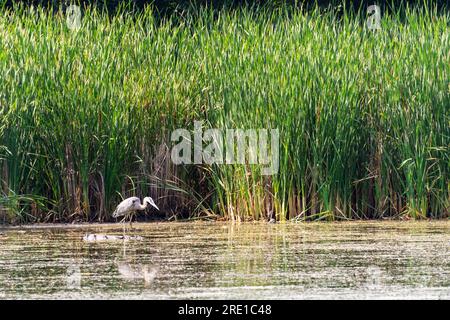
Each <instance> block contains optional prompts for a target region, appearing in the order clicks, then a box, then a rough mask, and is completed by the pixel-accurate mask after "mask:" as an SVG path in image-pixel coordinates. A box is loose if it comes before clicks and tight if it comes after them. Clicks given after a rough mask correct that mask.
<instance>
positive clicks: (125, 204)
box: [113, 198, 133, 216]
mask: <svg viewBox="0 0 450 320" xmlns="http://www.w3.org/2000/svg"><path fill="white" fill-rule="evenodd" d="M132 210H133V200H132V199H131V198H129V199H125V200H123V201H122V202H121V203H119V205H118V206H117V208H116V210H114V213H113V214H114V215H117V216H123V215H125V214H127V213H128V212H130V211H132Z"/></svg>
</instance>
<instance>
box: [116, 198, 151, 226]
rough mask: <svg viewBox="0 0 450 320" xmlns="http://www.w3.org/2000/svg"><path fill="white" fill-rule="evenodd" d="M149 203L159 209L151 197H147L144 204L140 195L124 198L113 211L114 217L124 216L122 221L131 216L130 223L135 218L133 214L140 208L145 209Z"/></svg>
mask: <svg viewBox="0 0 450 320" xmlns="http://www.w3.org/2000/svg"><path fill="white" fill-rule="evenodd" d="M148 205H151V206H153V207H155V208H156V209H158V210H159V208H158V206H157V205H156V204H155V202H154V201H153V199H152V198H151V197H145V198H144V201H143V204H141V200H139V198H138V197H131V198H128V199H125V200H123V201H122V202H121V203H119V205H118V206H117V208H116V210H115V211H114V212H113V214H112V216H113V218H117V217H122V216H123V217H124V218H123V220H122V221H124V220H125V219H126V218H128V217H130V225H131V221H132V220H133V214H134V213H135V212H136V211H138V210H145V209H146V208H147V207H148Z"/></svg>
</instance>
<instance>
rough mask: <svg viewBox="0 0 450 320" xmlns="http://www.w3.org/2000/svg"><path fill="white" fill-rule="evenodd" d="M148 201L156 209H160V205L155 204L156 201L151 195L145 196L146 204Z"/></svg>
mask: <svg viewBox="0 0 450 320" xmlns="http://www.w3.org/2000/svg"><path fill="white" fill-rule="evenodd" d="M146 203H148V204H149V205H151V206H152V207H155V208H156V209H158V210H159V208H158V206H157V205H156V204H155V202H154V201H153V199H152V198H151V197H145V198H144V204H146Z"/></svg>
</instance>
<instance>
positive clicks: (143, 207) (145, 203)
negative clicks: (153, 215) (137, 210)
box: [140, 201, 148, 210]
mask: <svg viewBox="0 0 450 320" xmlns="http://www.w3.org/2000/svg"><path fill="white" fill-rule="evenodd" d="M140 206H141V210H145V209H146V208H147V206H148V202H147V201H144V204H140Z"/></svg>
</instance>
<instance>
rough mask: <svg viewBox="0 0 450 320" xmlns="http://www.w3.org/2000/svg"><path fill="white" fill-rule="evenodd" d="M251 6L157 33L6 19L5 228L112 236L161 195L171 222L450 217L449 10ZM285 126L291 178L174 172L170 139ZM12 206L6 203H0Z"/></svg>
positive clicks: (39, 16)
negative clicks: (88, 225) (123, 202)
mask: <svg viewBox="0 0 450 320" xmlns="http://www.w3.org/2000/svg"><path fill="white" fill-rule="evenodd" d="M365 19H366V17H365V14H364V12H352V11H350V12H345V11H344V13H342V12H340V14H339V15H338V14H336V13H335V12H334V11H333V10H332V8H329V9H328V10H323V9H319V8H316V9H315V10H308V11H303V10H288V9H287V8H286V9H283V8H280V9H277V10H264V9H261V10H255V9H254V8H253V9H248V8H245V7H244V8H241V9H237V10H222V11H218V12H217V11H216V12H213V11H211V10H209V9H199V11H198V12H196V14H192V13H191V14H187V15H183V14H180V15H178V16H176V17H175V16H172V17H169V18H165V19H163V20H162V21H159V20H158V21H157V20H155V18H154V15H153V12H152V9H151V8H147V9H146V10H145V11H143V12H141V13H134V14H127V13H126V12H125V11H122V12H118V13H116V14H114V15H113V16H108V15H107V14H105V13H103V12H99V11H97V10H95V9H89V8H88V9H87V10H86V11H85V12H84V15H83V19H82V27H81V28H80V29H79V30H78V31H73V30H70V29H69V28H68V27H67V25H66V21H65V17H64V14H63V13H62V12H59V13H57V14H54V13H52V12H49V11H46V10H45V9H42V8H34V9H33V10H30V9H29V8H26V7H22V6H18V7H16V8H14V10H9V9H5V8H3V9H2V12H1V15H0V79H1V81H0V170H1V176H0V179H1V192H2V195H0V199H1V201H0V214H1V213H2V212H3V215H4V216H5V217H6V220H8V221H16V222H17V221H71V220H80V221H93V220H100V221H105V220H108V219H110V213H111V212H112V210H113V208H114V206H115V205H116V204H117V203H118V201H120V199H121V198H123V197H126V196H131V195H138V196H143V195H148V194H150V195H152V196H153V197H154V198H157V199H158V200H157V203H158V204H160V205H161V207H162V208H163V209H164V211H165V212H166V213H167V215H168V216H172V215H173V216H174V217H176V216H184V217H185V216H189V217H193V216H198V215H205V214H207V215H217V216H223V217H225V218H228V219H241V220H245V219H262V218H267V217H268V216H269V215H272V214H274V215H276V217H277V219H279V220H284V219H326V220H333V219H354V218H381V217H400V216H405V217H413V218H420V217H435V218H442V217H446V216H448V212H449V206H450V205H449V192H450V183H449V170H450V156H449V145H450V122H449V121H450V117H449V109H450V101H449V96H450V84H449V75H450V45H449V19H450V15H449V13H448V12H446V11H444V12H443V11H439V12H438V11H437V10H433V8H427V7H413V8H403V9H402V11H401V12H400V11H399V12H398V13H391V14H385V15H383V17H382V26H381V30H379V31H377V32H372V31H370V30H367V28H366V26H365V22H366V21H365ZM194 120H203V121H204V123H205V125H206V126H209V127H213V128H244V129H245V128H278V129H279V131H280V170H279V173H278V174H277V175H273V176H263V175H261V168H260V167H258V166H255V165H213V166H206V165H190V166H187V165H186V166H174V165H173V164H172V163H171V161H170V148H171V142H170V133H171V131H172V130H174V129H175V128H190V129H191V128H192V127H193V122H194ZM6 204H7V205H6Z"/></svg>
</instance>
